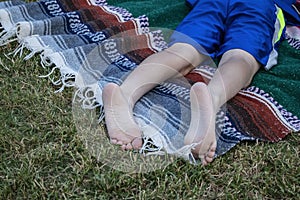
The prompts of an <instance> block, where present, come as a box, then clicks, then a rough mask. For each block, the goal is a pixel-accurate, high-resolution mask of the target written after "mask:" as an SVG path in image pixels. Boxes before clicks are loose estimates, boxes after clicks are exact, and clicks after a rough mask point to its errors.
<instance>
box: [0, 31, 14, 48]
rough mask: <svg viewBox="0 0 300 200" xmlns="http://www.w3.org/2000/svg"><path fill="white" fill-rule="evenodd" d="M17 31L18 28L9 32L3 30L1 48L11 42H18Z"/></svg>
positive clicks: (0, 37)
mask: <svg viewBox="0 0 300 200" xmlns="http://www.w3.org/2000/svg"><path fill="white" fill-rule="evenodd" d="M16 30H17V29H16V28H12V29H10V30H9V31H7V30H3V31H2V32H1V33H0V46H5V45H7V44H9V43H11V42H14V41H17V40H18V38H17V37H16Z"/></svg>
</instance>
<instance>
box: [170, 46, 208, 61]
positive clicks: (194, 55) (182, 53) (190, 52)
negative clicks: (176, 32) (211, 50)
mask: <svg viewBox="0 0 300 200" xmlns="http://www.w3.org/2000/svg"><path fill="white" fill-rule="evenodd" d="M167 52H168V53H170V54H173V55H176V56H177V57H178V58H180V59H182V60H183V61H185V62H186V63H188V65H191V66H194V67H196V66H198V65H200V63H201V62H203V60H205V59H206V56H205V55H203V54H201V53H199V51H198V50H197V49H196V48H195V47H193V46H192V45H190V44H188V43H175V44H173V45H172V46H170V47H169V48H168V49H167Z"/></svg>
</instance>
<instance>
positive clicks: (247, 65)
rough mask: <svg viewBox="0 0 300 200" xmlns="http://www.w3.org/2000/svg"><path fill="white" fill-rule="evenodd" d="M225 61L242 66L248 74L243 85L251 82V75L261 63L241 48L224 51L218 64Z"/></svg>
mask: <svg viewBox="0 0 300 200" xmlns="http://www.w3.org/2000/svg"><path fill="white" fill-rule="evenodd" d="M226 63H229V64H234V63H235V64H237V66H239V67H242V68H243V71H244V72H245V73H247V74H249V76H248V77H249V80H247V83H246V85H245V87H246V86H248V85H249V84H250V83H251V81H252V79H253V76H254V75H255V74H256V72H257V71H258V70H259V68H260V66H261V64H260V63H259V62H258V61H257V60H256V59H255V58H254V56H252V55H251V54H250V53H248V52H246V51H244V50H241V49H233V50H229V51H227V52H225V53H224V55H223V56H222V59H221V63H220V65H222V64H226Z"/></svg>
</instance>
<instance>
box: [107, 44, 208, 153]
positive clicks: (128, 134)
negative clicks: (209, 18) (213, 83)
mask: <svg viewBox="0 0 300 200" xmlns="http://www.w3.org/2000/svg"><path fill="white" fill-rule="evenodd" d="M206 59H208V58H207V57H206V56H204V55H201V54H199V53H198V51H197V50H196V49H194V47H192V46H191V45H188V44H183V43H177V44H174V45H173V46H171V47H170V48H168V49H166V50H164V51H162V52H160V53H157V54H153V55H152V56H150V57H148V58H147V59H145V60H144V61H143V62H142V63H141V64H140V65H139V66H138V67H137V68H136V69H135V70H134V71H133V72H132V73H131V74H130V75H129V76H128V77H127V78H126V80H125V81H124V83H123V84H122V85H121V86H118V85H115V84H112V83H111V84H108V85H107V86H106V87H105V88H104V89H103V96H102V98H103V102H104V111H105V120H106V124H107V129H108V134H109V137H110V140H111V142H112V143H113V144H118V145H121V146H122V148H123V149H132V148H133V149H139V148H140V147H141V145H142V139H141V131H140V130H139V127H138V125H137V124H136V123H135V122H134V119H133V116H132V109H133V106H134V104H135V103H136V101H137V100H138V99H139V98H140V97H142V96H143V95H144V94H145V93H147V92H148V91H149V90H151V89H152V88H154V87H155V86H157V85H158V84H160V83H162V82H163V81H165V80H167V79H169V78H171V77H174V76H178V75H179V74H183V75H185V74H187V73H188V72H189V71H190V70H192V69H193V68H194V67H195V66H198V65H199V64H200V63H202V62H203V61H205V60H206Z"/></svg>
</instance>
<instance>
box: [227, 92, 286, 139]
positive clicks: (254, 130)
mask: <svg viewBox="0 0 300 200" xmlns="http://www.w3.org/2000/svg"><path fill="white" fill-rule="evenodd" d="M248 95H249V96H248ZM226 106H227V111H228V112H229V115H230V116H231V118H232V122H233V123H235V125H236V126H237V127H238V128H239V129H240V130H241V132H244V133H247V134H249V135H250V136H253V137H256V138H260V139H263V140H267V141H271V142H277V141H279V140H281V139H282V138H284V137H285V136H286V135H287V134H288V133H290V131H289V129H288V128H287V127H286V126H285V124H284V123H283V122H282V120H281V119H280V118H278V117H277V115H276V114H275V113H276V111H275V110H274V109H273V108H272V107H271V106H269V105H268V103H267V102H265V101H263V100H262V98H259V99H258V98H256V95H255V94H254V93H252V94H247V95H246V94H238V95H236V96H235V97H234V98H233V99H231V100H230V101H228V103H227V104H226Z"/></svg>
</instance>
